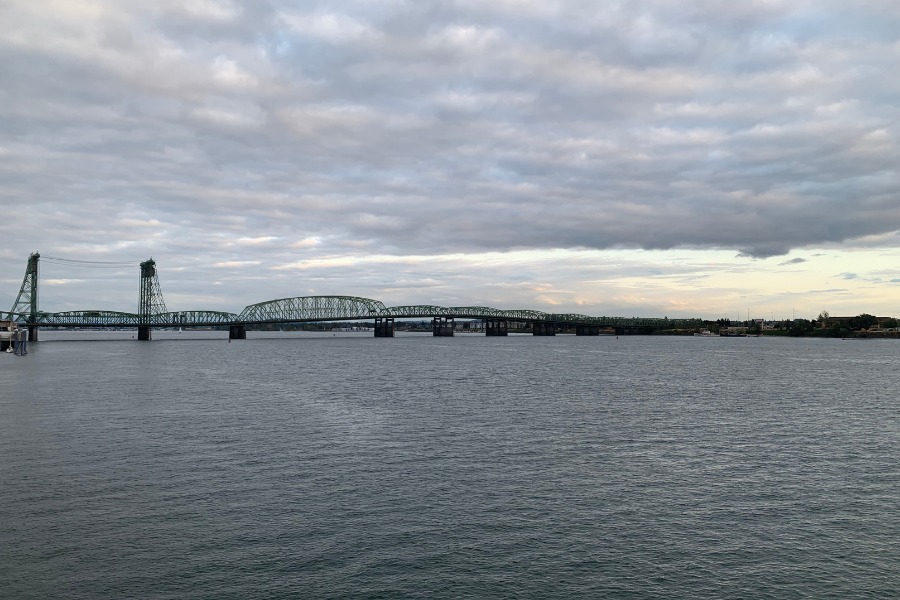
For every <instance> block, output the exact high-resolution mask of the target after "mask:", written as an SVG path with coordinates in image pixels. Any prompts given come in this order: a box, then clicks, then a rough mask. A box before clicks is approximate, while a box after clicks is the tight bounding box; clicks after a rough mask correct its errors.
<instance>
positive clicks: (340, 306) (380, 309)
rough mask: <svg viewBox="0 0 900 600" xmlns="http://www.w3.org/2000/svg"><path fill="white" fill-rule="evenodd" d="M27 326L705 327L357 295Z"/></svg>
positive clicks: (18, 317) (61, 316)
mask: <svg viewBox="0 0 900 600" xmlns="http://www.w3.org/2000/svg"><path fill="white" fill-rule="evenodd" d="M0 317H5V318H12V319H13V320H15V321H17V322H19V323H21V324H34V325H37V326H40V327H88V328H90V327H137V326H139V325H145V326H150V327H157V328H159V327H216V326H230V325H263V324H275V323H304V322H319V321H365V320H370V319H374V318H376V317H380V318H394V319H412V318H433V317H448V318H458V319H499V320H504V321H511V322H519V323H534V322H540V321H544V322H555V323H559V324H562V325H596V326H599V327H609V328H653V329H679V328H683V329H687V328H697V327H700V326H701V324H702V321H701V320H700V319H653V318H628V317H591V316H588V315H581V314H561V313H546V312H542V311H538V310H529V309H514V310H504V309H498V308H491V307H489V306H450V307H444V306H436V305H426V304H423V305H408V306H385V305H384V304H383V303H382V302H380V301H378V300H372V299H371V298H361V297H356V296H298V297H295V298H282V299H279V300H268V301H266V302H259V303H257V304H251V305H250V306H247V307H246V308H245V309H244V310H243V311H241V313H240V314H235V313H230V312H224V311H214V310H187V311H170V312H163V313H157V314H153V315H150V316H149V318H148V316H147V315H140V314H138V313H128V312H119V311H111V310H73V311H64V312H55V313H48V312H38V313H37V314H36V315H35V320H34V322H33V323H32V322H31V321H30V319H29V317H30V315H29V314H27V313H13V312H5V313H0Z"/></svg>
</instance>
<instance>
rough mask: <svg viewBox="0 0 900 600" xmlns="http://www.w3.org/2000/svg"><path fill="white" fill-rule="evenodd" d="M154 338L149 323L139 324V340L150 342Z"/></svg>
mask: <svg viewBox="0 0 900 600" xmlns="http://www.w3.org/2000/svg"><path fill="white" fill-rule="evenodd" d="M152 339H153V336H152V335H151V333H150V326H149V325H138V341H140V342H149V341H150V340H152Z"/></svg>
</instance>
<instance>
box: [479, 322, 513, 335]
mask: <svg viewBox="0 0 900 600" xmlns="http://www.w3.org/2000/svg"><path fill="white" fill-rule="evenodd" d="M508 327H509V323H507V322H506V321H503V320H501V319H485V320H484V335H488V336H507V335H509V331H508Z"/></svg>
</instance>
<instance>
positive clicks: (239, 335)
mask: <svg viewBox="0 0 900 600" xmlns="http://www.w3.org/2000/svg"><path fill="white" fill-rule="evenodd" d="M228 339H229V340H246V339H247V330H246V329H244V326H243V325H229V326H228Z"/></svg>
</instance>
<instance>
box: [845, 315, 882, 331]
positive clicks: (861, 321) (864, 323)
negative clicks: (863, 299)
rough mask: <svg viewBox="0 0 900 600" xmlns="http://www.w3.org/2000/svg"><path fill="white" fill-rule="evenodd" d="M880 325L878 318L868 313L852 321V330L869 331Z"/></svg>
mask: <svg viewBox="0 0 900 600" xmlns="http://www.w3.org/2000/svg"><path fill="white" fill-rule="evenodd" d="M876 324H878V318H877V317H874V316H872V315H870V314H868V313H863V314H861V315H858V316H856V317H853V318H852V319H850V328H851V329H853V330H854V331H855V330H859V329H868V328H869V327H872V326H874V325H876Z"/></svg>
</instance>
